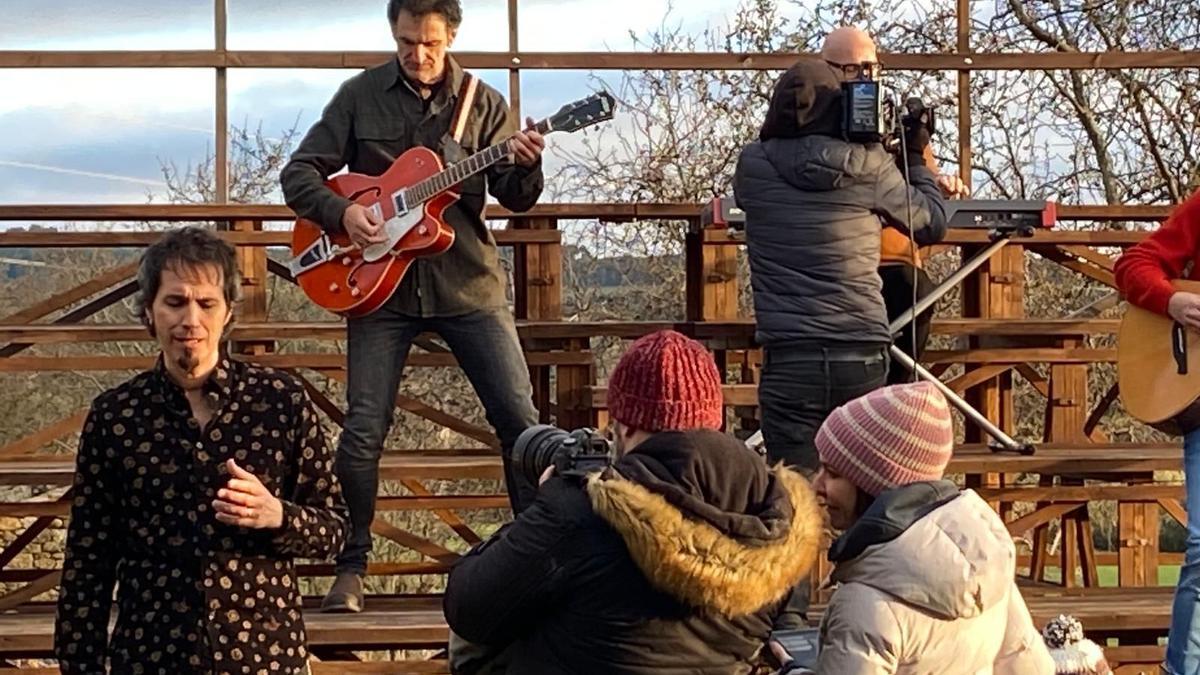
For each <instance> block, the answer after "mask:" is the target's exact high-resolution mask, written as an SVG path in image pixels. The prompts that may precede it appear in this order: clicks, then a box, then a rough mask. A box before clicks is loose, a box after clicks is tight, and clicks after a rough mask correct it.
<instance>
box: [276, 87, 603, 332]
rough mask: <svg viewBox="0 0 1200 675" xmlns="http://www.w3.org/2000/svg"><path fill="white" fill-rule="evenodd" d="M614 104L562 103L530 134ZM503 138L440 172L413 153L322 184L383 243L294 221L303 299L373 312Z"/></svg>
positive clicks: (423, 251) (442, 231)
mask: <svg viewBox="0 0 1200 675" xmlns="http://www.w3.org/2000/svg"><path fill="white" fill-rule="evenodd" d="M613 109H614V99H613V97H612V96H611V95H610V94H608V93H606V92H601V93H599V94H595V95H592V96H589V97H588V98H586V99H583V100H580V101H576V102H574V103H569V104H567V105H564V106H563V107H562V108H560V109H559V111H558V112H557V113H555V114H554V115H552V116H550V117H548V118H546V119H544V120H542V121H541V122H538V123H537V124H536V125H534V127H533V128H534V129H535V130H537V131H538V132H539V133H541V134H543V135H546V134H549V133H551V132H555V131H565V132H575V131H579V130H580V129H583V128H586V127H589V126H592V125H594V124H598V123H600V122H603V121H605V120H610V119H612V117H613ZM508 154H509V150H508V139H505V140H504V141H502V142H500V143H497V144H495V145H493V146H491V147H488V148H485V149H483V150H480V151H479V152H477V153H475V154H473V155H471V156H470V157H468V158H467V159H465V160H463V161H461V162H457V163H455V164H452V165H450V166H449V167H445V168H443V167H442V160H441V158H440V157H439V156H438V155H437V153H435V152H433V151H432V150H430V149H428V148H422V147H418V148H413V149H411V150H408V151H407V152H405V153H403V154H402V155H400V156H399V157H397V158H396V161H395V162H393V163H392V165H391V167H389V168H388V170H387V171H385V172H384V173H383V174H382V175H380V176H367V175H363V174H357V173H345V174H342V175H339V176H335V177H334V178H331V179H330V180H328V181H326V183H325V185H326V186H328V187H329V188H330V189H331V190H333V191H334V192H336V193H338V194H339V195H341V196H343V197H346V198H347V199H349V200H351V201H353V202H356V203H358V204H362V205H364V206H366V207H367V208H369V209H370V210H371V211H373V212H374V213H375V215H376V216H378V217H379V219H380V220H381V221H383V223H384V228H383V229H384V234H385V235H386V236H387V240H386V241H384V242H381V243H378V244H373V245H371V246H368V247H366V248H360V247H359V246H358V245H357V244H355V243H354V242H352V241H351V240H350V237H349V235H347V234H346V232H345V231H344V230H342V229H341V228H338V229H337V230H336V231H333V232H329V231H326V230H323V229H322V228H321V226H320V225H318V224H317V223H315V222H313V221H311V220H307V219H304V218H301V219H299V220H297V221H296V224H295V226H294V227H293V229H292V247H291V252H292V259H291V260H290V261H289V263H288V269H289V270H290V271H291V273H292V276H294V277H295V278H296V282H297V283H298V284H299V285H300V288H301V289H303V290H304V293H305V295H307V296H308V297H309V299H311V300H312V301H313V302H315V303H316V304H318V305H320V306H321V307H324V308H325V309H327V310H329V311H331V312H334V313H336V314H340V315H342V316H344V317H347V318H355V317H360V316H365V315H367V314H370V313H371V312H373V311H375V310H376V309H379V307H381V306H382V305H383V304H384V303H385V302H387V300H388V298H390V297H391V296H392V294H393V293H395V291H396V289H397V288H398V287H399V286H400V282H401V281H402V280H403V279H404V274H405V272H407V271H408V268H409V266H411V265H412V263H413V261H414V260H416V259H417V258H418V257H421V256H433V255H438V254H439V253H444V252H445V251H446V250H448V249H449V248H450V246H451V245H453V244H454V229H453V228H452V227H451V226H450V225H448V224H447V223H446V221H445V219H444V213H445V211H446V209H447V208H449V207H450V206H451V205H452V204H454V202H456V201H457V200H458V198H459V194H458V192H456V188H457V186H458V185H459V184H460V183H462V182H463V181H464V180H466V179H467V178H470V177H471V176H473V175H475V174H477V173H479V172H481V171H483V170H485V169H487V168H488V167H490V166H492V165H493V164H495V163H496V162H499V161H500V160H502V159H504V158H505V157H507V156H508Z"/></svg>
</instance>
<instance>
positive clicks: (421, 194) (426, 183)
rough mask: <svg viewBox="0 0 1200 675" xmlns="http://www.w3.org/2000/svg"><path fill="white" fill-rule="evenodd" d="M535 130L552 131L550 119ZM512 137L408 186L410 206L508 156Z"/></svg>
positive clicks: (538, 124) (422, 201) (537, 125)
mask: <svg viewBox="0 0 1200 675" xmlns="http://www.w3.org/2000/svg"><path fill="white" fill-rule="evenodd" d="M533 130H534V131H537V132H538V133H539V134H543V135H545V134H548V133H550V132H551V131H552V129H551V128H550V121H549V120H542V121H541V122H538V123H537V124H536V125H534V127H533ZM511 138H512V137H511V136H510V137H509V138H506V139H504V140H503V141H502V142H500V143H497V144H495V145H492V146H490V147H487V148H484V149H483V150H480V151H479V152H477V153H475V154H473V155H471V156H470V157H468V158H466V159H465V160H463V161H461V162H457V163H455V164H451V165H450V166H448V167H446V168H445V169H442V170H441V171H439V172H438V173H436V174H434V175H432V176H430V177H429V178H426V179H425V180H423V181H421V182H419V183H417V184H416V185H413V186H412V187H410V188H408V190H406V191H405V197H406V199H405V202H406V203H407V204H408V205H409V207H410V208H411V207H412V206H414V205H416V204H421V203H424V202H426V201H428V200H429V199H430V198H432V197H433V196H434V195H436V194H438V193H440V192H444V191H446V190H448V189H450V188H451V187H454V186H455V185H458V184H459V183H461V182H463V181H464V180H466V179H468V178H470V177H471V176H474V175H475V174H477V173H479V172H481V171H484V170H486V169H487V168H488V167H490V166H492V165H493V164H495V163H496V162H499V161H500V160H502V159H504V158H505V157H507V156H508V154H509V150H508V141H509V140H511Z"/></svg>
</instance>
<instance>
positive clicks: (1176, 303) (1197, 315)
mask: <svg viewBox="0 0 1200 675" xmlns="http://www.w3.org/2000/svg"><path fill="white" fill-rule="evenodd" d="M1167 312H1168V313H1169V314H1170V315H1171V318H1172V319H1175V320H1176V321H1178V322H1179V323H1180V324H1182V325H1184V326H1186V327H1188V328H1191V329H1193V330H1200V295H1197V294H1195V293H1188V292H1187V291H1175V294H1174V295H1172V296H1171V301H1170V303H1168V304H1167Z"/></svg>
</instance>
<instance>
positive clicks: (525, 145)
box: [508, 117, 546, 168]
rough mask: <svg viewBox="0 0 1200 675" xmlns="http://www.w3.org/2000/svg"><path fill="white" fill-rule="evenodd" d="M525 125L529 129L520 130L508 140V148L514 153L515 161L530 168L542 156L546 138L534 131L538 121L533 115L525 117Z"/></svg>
mask: <svg viewBox="0 0 1200 675" xmlns="http://www.w3.org/2000/svg"><path fill="white" fill-rule="evenodd" d="M525 126H526V127H528V129H526V130H525V131H518V132H517V133H516V134H514V135H513V137H512V139H510V140H509V141H508V148H509V150H511V151H512V153H513V162H515V163H516V164H517V165H518V166H523V167H525V168H529V167H532V166H533V165H535V164H537V162H538V159H540V158H541V156H542V150H544V149H545V148H546V139H545V138H543V137H542V135H541V134H539V133H538V132H536V131H534V127H535V126H536V122H534V121H533V118H532V117H526V118H525Z"/></svg>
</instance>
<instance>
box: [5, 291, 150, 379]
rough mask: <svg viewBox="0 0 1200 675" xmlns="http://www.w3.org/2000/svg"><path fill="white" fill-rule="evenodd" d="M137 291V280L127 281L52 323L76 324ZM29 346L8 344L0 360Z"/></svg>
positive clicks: (18, 343)
mask: <svg viewBox="0 0 1200 675" xmlns="http://www.w3.org/2000/svg"><path fill="white" fill-rule="evenodd" d="M137 290H138V282H137V279H133V280H131V281H127V282H125V283H123V284H121V285H120V286H117V287H115V288H112V289H110V290H109V291H108V292H106V293H104V294H103V295H101V296H99V297H97V298H95V299H93V300H91V301H90V302H87V303H85V304H83V305H81V306H79V307H76V308H75V309H73V310H71V311H70V312H67V313H66V314H63V315H62V316H60V317H58V318H57V319H55V320H54V322H53V323H54V324H56V325H63V324H71V323H77V322H79V321H82V320H83V319H86V318H88V317H89V316H92V315H93V314H95V313H97V312H99V311H101V310H103V309H106V308H108V307H111V306H112V305H115V304H117V303H118V302H120V301H122V300H124V299H125V298H127V297H129V296H131V295H133V294H134V293H136V292H137ZM30 346H31V345H30V344H28V343H21V342H16V343H13V344H10V345H8V346H6V347H4V348H2V349H0V359H5V358H8V357H10V356H12V355H13V354H19V353H21V352H23V351H25V350H26V349H28V348H29V347H30Z"/></svg>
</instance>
